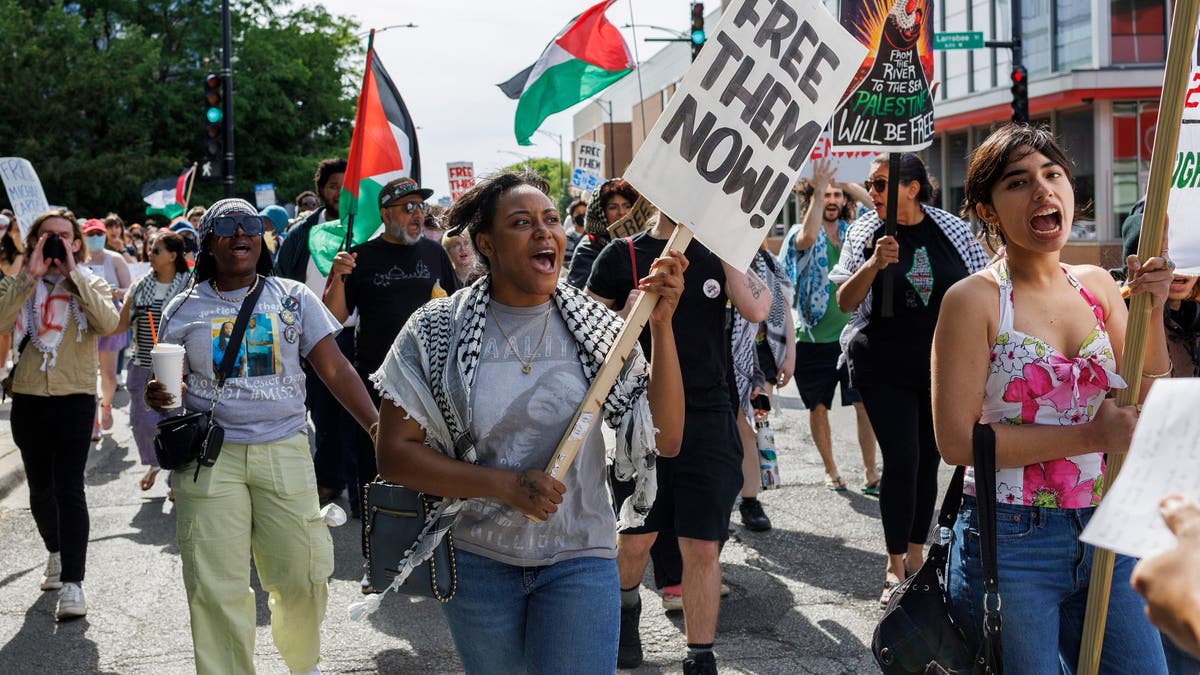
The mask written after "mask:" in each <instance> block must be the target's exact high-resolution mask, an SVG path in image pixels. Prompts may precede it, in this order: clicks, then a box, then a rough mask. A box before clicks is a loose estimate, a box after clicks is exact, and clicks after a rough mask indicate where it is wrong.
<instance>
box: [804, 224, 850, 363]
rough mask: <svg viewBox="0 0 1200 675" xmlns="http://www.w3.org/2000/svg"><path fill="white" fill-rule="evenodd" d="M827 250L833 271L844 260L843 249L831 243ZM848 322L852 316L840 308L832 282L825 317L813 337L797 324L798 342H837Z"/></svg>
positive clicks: (814, 330)
mask: <svg viewBox="0 0 1200 675" xmlns="http://www.w3.org/2000/svg"><path fill="white" fill-rule="evenodd" d="M825 250H826V257H827V258H829V269H833V268H834V267H836V266H837V264H838V261H839V260H841V258H842V249H841V248H839V247H837V246H834V245H833V242H832V241H831V242H829V244H828V245H827V246H826V249H825ZM848 321H850V315H849V314H846V313H845V312H843V311H842V310H841V309H840V308H838V303H837V286H835V285H834V283H833V282H832V281H831V282H829V305H828V306H827V307H826V308H825V316H823V317H821V320H820V321H819V322H817V325H816V326H814V327H813V329H812V334H811V335H810V334H809V333H808V332H806V331H804V330H803V329H801V328H800V325H799V324H797V325H796V341H797V342H807V343H812V344H828V343H830V342H837V341H838V338H839V337H841V335H842V329H843V328H845V327H846V323H847V322H848Z"/></svg>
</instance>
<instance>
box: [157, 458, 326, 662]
mask: <svg viewBox="0 0 1200 675" xmlns="http://www.w3.org/2000/svg"><path fill="white" fill-rule="evenodd" d="M194 471H195V465H191V466H190V467H187V468H184V469H181V470H179V471H175V472H174V473H173V474H172V478H171V487H172V488H174V490H175V511H176V515H177V521H176V537H177V539H178V541H179V551H180V554H181V556H182V558H183V581H184V586H185V587H186V588H187V596H188V608H189V609H190V612H191V620H192V645H193V648H194V650H195V656H196V672H197V673H199V674H200V675H207V674H209V673H212V674H214V675H240V674H242V673H253V672H254V627H255V609H254V592H253V591H252V590H251V589H250V554H251V552H253V554H254V564H255V566H256V567H257V569H258V578H259V580H260V581H262V586H263V588H264V589H265V590H266V591H267V592H268V593H269V594H270V598H269V600H268V606H269V607H270V609H271V635H272V637H273V638H274V639H275V647H276V648H277V649H278V650H279V654H280V656H282V657H283V660H284V662H285V663H286V664H287V666H288V668H289V669H290V670H293V671H298V672H307V671H309V670H311V669H312V668H313V667H314V666H315V665H316V664H317V662H318V661H319V660H320V643H321V640H320V626H321V620H322V619H323V618H324V617H325V604H326V600H327V596H328V580H329V576H330V575H331V574H333V539H332V537H330V535H329V529H328V527H326V526H325V524H324V522H323V521H322V520H321V515H320V512H319V508H318V505H317V482H316V477H315V475H314V473H313V464H312V458H311V456H310V455H309V450H308V438H307V437H306V436H305V435H304V434H297V435H296V436H293V437H291V438H289V439H286V440H283V441H279V442H276V443H266V444H254V445H241V444H238V443H225V445H224V446H223V447H222V449H221V455H220V457H219V458H218V459H217V463H216V465H215V466H213V467H211V468H201V469H200V477H199V480H198V481H196V482H192V475H193V473H194Z"/></svg>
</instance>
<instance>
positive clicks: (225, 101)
mask: <svg viewBox="0 0 1200 675" xmlns="http://www.w3.org/2000/svg"><path fill="white" fill-rule="evenodd" d="M231 33H232V31H231V29H230V17H229V0H221V86H222V88H223V93H222V95H221V104H222V105H223V106H224V110H222V111H221V112H222V113H223V114H222V117H223V118H224V124H225V132H224V135H225V167H224V168H225V196H226V197H232V196H234V182H233V65H232V62H233V38H232V35H231Z"/></svg>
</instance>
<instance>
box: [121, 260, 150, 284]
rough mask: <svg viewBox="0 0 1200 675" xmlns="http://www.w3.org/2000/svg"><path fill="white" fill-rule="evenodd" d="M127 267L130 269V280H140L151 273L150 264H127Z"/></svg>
mask: <svg viewBox="0 0 1200 675" xmlns="http://www.w3.org/2000/svg"><path fill="white" fill-rule="evenodd" d="M126 266H127V267H129V278H130V279H134V280H137V279H140V278H141V277H142V276H144V275H146V274H149V273H150V263H148V262H132V263H126Z"/></svg>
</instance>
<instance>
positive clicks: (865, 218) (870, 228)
mask: <svg viewBox="0 0 1200 675" xmlns="http://www.w3.org/2000/svg"><path fill="white" fill-rule="evenodd" d="M921 208H922V209H923V210H924V211H925V215H927V216H929V217H930V218H932V219H933V222H934V223H935V224H936V225H937V226H938V228H939V229H940V230H941V231H942V234H944V235H946V238H947V239H949V240H950V244H951V245H953V246H954V250H956V251H958V255H959V256H960V257H961V258H962V261H963V263H964V264H965V265H966V266H967V274H974V273H976V272H978V271H979V270H981V269H983V268H984V267H987V264H988V256H987V253H985V252H984V250H983V246H981V245H980V244H979V241H978V240H977V239H976V237H975V234H974V233H973V232H971V226H970V225H968V224H967V223H966V222H964V221H963V220H962V219H961V218H958V217H957V216H954V215H953V214H950V213H947V212H945V211H943V210H941V209H938V208H934V207H932V206H927V205H924V204H923V205H921ZM883 224H884V223H883V219H882V218H880V217H879V214H878V213H876V212H874V211H869V212H867V213H864V214H863V215H862V216H861V217H859V219H858V220H856V221H854V223H853V224H851V225H850V229H849V231H847V232H846V238H845V240H844V241H843V242H842V257H841V258H840V259H839V260H838V264H837V266H836V267H834V268H833V269H832V270H830V271H829V280H830V281H832V282H833V283H835V284H838V285H841V284H844V283H846V282H847V281H849V280H850V277H852V276H854V273H855V272H857V271H858V270H859V268H861V267H862V266H863V265H865V264H867V258H866V255H865V251H866V248H867V242H868V241H870V240H871V239H872V238H873V237H874V236H875V233H876V232H877V231H879V230H880V229H881V228H882V227H883ZM870 321H871V291H870V290H868V291H867V296H866V297H865V298H863V301H862V302H860V303H858V307H855V308H854V313H853V314H851V315H850V320H849V321H848V322H847V323H846V327H845V328H843V329H842V335H841V339H840V342H841V344H842V357H841V358H842V359H843V360H844V359H845V358H846V349H847V348H848V347H849V345H850V341H851V339H853V338H854V336H855V335H857V334H858V332H859V331H861V330H862V329H863V328H866V326H867V324H868V323H870ZM839 363H840V362H839Z"/></svg>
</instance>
